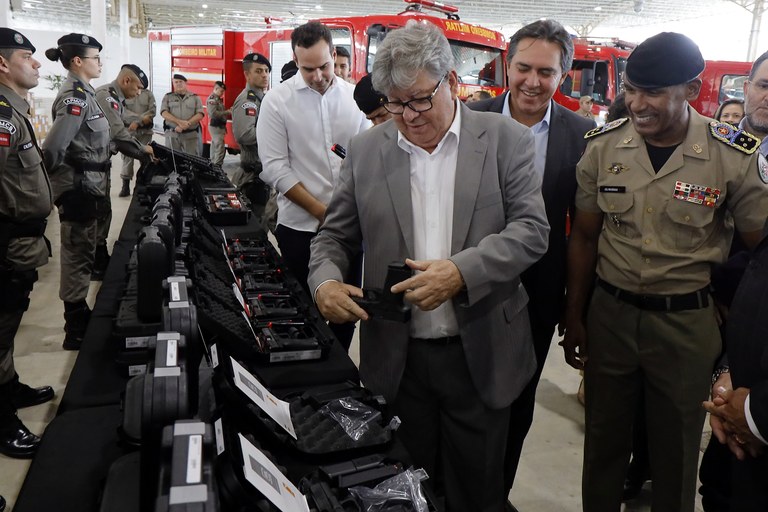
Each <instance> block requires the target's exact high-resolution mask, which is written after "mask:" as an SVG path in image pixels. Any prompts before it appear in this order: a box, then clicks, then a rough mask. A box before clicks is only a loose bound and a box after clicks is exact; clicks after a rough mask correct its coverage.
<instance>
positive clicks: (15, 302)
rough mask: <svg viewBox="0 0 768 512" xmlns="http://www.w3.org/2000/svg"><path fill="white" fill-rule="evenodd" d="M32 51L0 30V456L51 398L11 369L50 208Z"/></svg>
mask: <svg viewBox="0 0 768 512" xmlns="http://www.w3.org/2000/svg"><path fill="white" fill-rule="evenodd" d="M34 52H35V47H34V46H32V43H30V42H29V40H28V39H27V38H26V37H24V36H23V35H22V34H20V33H19V32H16V31H15V30H12V29H9V28H5V27H3V28H0V290H2V292H0V453H2V454H4V455H7V456H9V457H17V458H31V457H32V456H33V455H34V453H35V451H36V450H37V447H38V445H39V444H40V439H39V438H38V437H37V436H35V435H34V434H32V433H31V432H30V431H29V430H28V429H27V427H25V426H24V424H23V423H22V422H21V420H19V418H18V416H17V415H16V409H17V408H20V407H29V406H31V405H36V404H41V403H43V402H47V401H48V400H50V399H52V398H53V389H52V388H51V387H50V386H45V387H42V388H37V389H35V388H31V387H29V386H27V385H26V384H22V383H20V382H19V376H18V375H17V374H16V371H15V370H14V366H13V341H14V337H15V336H16V331H17V330H18V328H19V324H20V323H21V318H22V316H23V315H24V312H25V311H26V310H27V307H28V306H29V293H30V292H31V291H32V285H33V283H34V282H35V281H37V270H36V269H37V267H40V266H42V265H45V264H46V263H47V262H48V257H49V256H50V245H49V244H48V241H47V240H46V239H45V237H44V236H43V233H44V232H45V224H46V218H47V217H48V214H49V213H50V212H51V209H52V208H53V201H52V198H51V185H50V183H49V182H48V176H47V175H46V173H45V168H44V167H43V157H42V155H41V154H40V148H39V147H38V146H37V141H36V140H35V134H34V130H33V128H32V125H31V123H30V122H29V120H28V118H27V116H28V115H29V105H28V104H27V102H26V100H25V99H24V98H25V97H26V95H27V92H28V91H29V90H30V89H32V88H33V87H36V86H37V83H38V79H39V76H40V75H39V72H38V69H39V68H40V63H39V62H38V61H37V60H35V59H34V58H33V57H32V54H33V53H34ZM0 502H3V500H2V498H0ZM3 506H4V504H2V505H0V510H2V508H3Z"/></svg>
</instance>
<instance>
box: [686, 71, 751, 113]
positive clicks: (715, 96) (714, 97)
mask: <svg viewBox="0 0 768 512" xmlns="http://www.w3.org/2000/svg"><path fill="white" fill-rule="evenodd" d="M751 67H752V63H750V62H734V61H726V60H708V61H706V65H705V67H704V72H703V73H702V74H701V92H699V97H698V98H696V99H695V100H694V101H692V102H691V106H692V107H693V108H695V109H696V110H697V111H698V112H699V113H701V114H703V115H705V116H709V117H714V115H715V112H717V107H719V106H720V104H721V103H722V102H724V101H725V100H730V99H739V100H744V83H745V82H746V81H747V79H748V78H749V70H750V68H751Z"/></svg>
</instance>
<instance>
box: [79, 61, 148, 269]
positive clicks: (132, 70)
mask: <svg viewBox="0 0 768 512" xmlns="http://www.w3.org/2000/svg"><path fill="white" fill-rule="evenodd" d="M148 84H149V82H148V80H147V75H146V74H144V72H143V71H142V70H141V69H140V68H139V67H138V66H136V65H134V64H125V65H123V67H122V68H121V69H120V73H119V74H118V75H117V79H115V80H114V81H113V82H111V83H109V84H106V85H102V86H101V87H99V88H98V89H96V101H97V102H98V103H99V107H100V108H101V110H102V112H104V115H105V116H106V117H107V120H108V121H109V130H110V134H111V137H112V142H113V143H114V145H115V149H116V150H117V151H119V152H121V153H122V154H123V155H125V156H129V157H131V158H136V159H138V160H141V161H146V160H148V159H149V158H150V157H151V156H152V155H153V154H154V153H153V151H152V146H149V145H144V144H142V143H140V142H139V141H138V140H137V139H136V138H135V137H134V136H133V135H131V133H130V132H129V131H128V129H127V128H126V127H125V123H124V122H123V112H124V110H125V100H126V99H127V98H135V97H136V96H138V95H139V92H141V90H142V89H144V88H145V87H147V85H148ZM105 200H106V202H107V203H108V206H107V207H105V208H104V210H103V212H102V214H103V215H102V216H101V217H100V218H99V219H98V229H97V231H98V232H97V235H96V254H95V256H94V262H93V270H92V272H91V280H92V281H101V280H102V279H104V273H105V272H106V270H107V265H109V252H108V250H107V236H109V226H110V224H111V223H112V200H111V199H110V197H109V194H107V196H106V197H105Z"/></svg>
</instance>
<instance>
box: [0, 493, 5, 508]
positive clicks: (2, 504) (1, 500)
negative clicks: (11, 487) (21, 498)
mask: <svg viewBox="0 0 768 512" xmlns="http://www.w3.org/2000/svg"><path fill="white" fill-rule="evenodd" d="M3 510H5V498H3V497H2V496H0V512H3Z"/></svg>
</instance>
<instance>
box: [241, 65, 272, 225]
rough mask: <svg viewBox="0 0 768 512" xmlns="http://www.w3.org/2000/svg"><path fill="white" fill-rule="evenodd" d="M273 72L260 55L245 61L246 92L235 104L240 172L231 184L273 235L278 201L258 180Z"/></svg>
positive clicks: (242, 93) (264, 184)
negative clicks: (261, 129) (262, 116)
mask: <svg viewBox="0 0 768 512" xmlns="http://www.w3.org/2000/svg"><path fill="white" fill-rule="evenodd" d="M271 72H272V64H270V62H269V59H267V58H266V57H265V56H263V55H261V54H260V53H249V54H248V55H246V56H245V57H243V74H244V75H245V89H243V90H242V92H240V94H239V95H238V96H237V98H236V99H235V102H234V103H233V104H232V133H233V134H234V136H235V140H236V141H237V144H238V145H239V146H240V168H239V169H237V170H236V171H235V172H234V174H233V175H232V183H234V184H235V185H236V186H237V187H238V188H239V189H240V190H241V191H242V192H243V194H245V196H246V197H247V198H248V199H249V200H250V201H251V208H252V209H253V211H254V213H255V214H257V215H261V216H262V219H263V223H262V224H263V225H264V227H265V229H266V228H267V227H269V229H270V230H272V231H274V229H275V221H276V215H277V198H276V194H275V193H274V191H272V189H271V187H270V186H269V185H267V184H266V183H264V182H263V181H262V180H261V179H260V178H259V174H260V173H261V171H262V166H261V160H260V159H259V146H258V143H257V141H256V122H257V121H258V119H259V109H261V100H262V99H263V98H264V93H265V92H266V90H267V86H268V85H269V74H270V73H271Z"/></svg>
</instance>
